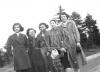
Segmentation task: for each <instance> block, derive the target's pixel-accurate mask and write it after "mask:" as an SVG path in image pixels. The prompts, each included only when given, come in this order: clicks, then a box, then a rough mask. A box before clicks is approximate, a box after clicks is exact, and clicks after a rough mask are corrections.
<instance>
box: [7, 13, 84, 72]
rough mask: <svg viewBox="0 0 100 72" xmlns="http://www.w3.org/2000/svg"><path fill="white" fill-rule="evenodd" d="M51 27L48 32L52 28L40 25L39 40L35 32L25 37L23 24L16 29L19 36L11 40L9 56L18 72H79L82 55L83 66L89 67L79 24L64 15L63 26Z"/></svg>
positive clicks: (15, 26) (8, 45)
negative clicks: (11, 57)
mask: <svg viewBox="0 0 100 72" xmlns="http://www.w3.org/2000/svg"><path fill="white" fill-rule="evenodd" d="M50 25H51V27H52V29H51V30H49V31H47V29H48V27H49V26H48V25H47V24H46V23H40V24H39V29H40V33H39V34H38V35H37V37H35V34H36V30H35V29H33V28H29V29H27V32H26V35H24V34H22V33H21V31H23V27H22V26H21V24H19V23H15V24H14V25H13V31H14V32H15V33H14V34H13V35H11V36H10V37H9V38H8V41H7V52H8V55H9V56H12V54H13V60H14V69H15V71H16V72H68V70H69V69H73V70H74V72H78V71H79V64H78V59H77V55H78V53H80V54H81V60H82V63H83V64H85V63H86V60H85V55H84V52H83V50H82V47H81V45H80V35H79V32H78V29H77V27H76V24H75V22H74V21H73V20H68V15H67V14H66V13H62V14H61V22H60V25H59V24H58V23H57V21H56V20H51V21H50Z"/></svg>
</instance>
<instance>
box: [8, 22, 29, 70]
mask: <svg viewBox="0 0 100 72" xmlns="http://www.w3.org/2000/svg"><path fill="white" fill-rule="evenodd" d="M23 30H24V29H23V27H22V26H21V24H20V23H15V24H14V25H13V31H14V32H15V33H14V34H13V35H11V36H10V37H9V38H8V41H7V52H8V55H9V56H11V55H12V47H13V59H14V69H15V71H16V72H30V71H29V70H30V68H31V64H30V60H29V56H28V53H27V38H26V36H25V35H24V34H22V33H21V32H22V31H23Z"/></svg>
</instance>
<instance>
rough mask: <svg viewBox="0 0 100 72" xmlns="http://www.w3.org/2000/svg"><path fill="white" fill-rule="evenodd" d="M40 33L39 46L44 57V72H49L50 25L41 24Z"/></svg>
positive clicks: (38, 37) (38, 36)
mask: <svg viewBox="0 0 100 72" xmlns="http://www.w3.org/2000/svg"><path fill="white" fill-rule="evenodd" d="M39 29H40V33H39V34H38V35H37V43H36V44H37V46H38V48H40V50H41V54H42V57H43V59H44V69H45V70H44V72H48V71H49V70H48V60H47V47H49V33H48V31H47V30H46V29H48V25H47V24H46V23H40V24H39Z"/></svg>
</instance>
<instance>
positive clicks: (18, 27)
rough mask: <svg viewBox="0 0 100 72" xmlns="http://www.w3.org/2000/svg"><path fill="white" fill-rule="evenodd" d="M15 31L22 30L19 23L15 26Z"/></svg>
mask: <svg viewBox="0 0 100 72" xmlns="http://www.w3.org/2000/svg"><path fill="white" fill-rule="evenodd" d="M14 32H16V33H19V32H20V26H19V25H15V26H14Z"/></svg>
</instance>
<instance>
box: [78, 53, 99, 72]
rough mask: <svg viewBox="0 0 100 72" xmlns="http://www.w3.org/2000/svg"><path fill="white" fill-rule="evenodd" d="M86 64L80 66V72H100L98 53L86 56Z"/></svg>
mask: <svg viewBox="0 0 100 72" xmlns="http://www.w3.org/2000/svg"><path fill="white" fill-rule="evenodd" d="M87 61H88V63H87V65H85V66H81V68H80V71H81V72H100V53H98V54H95V55H92V56H89V57H87Z"/></svg>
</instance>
